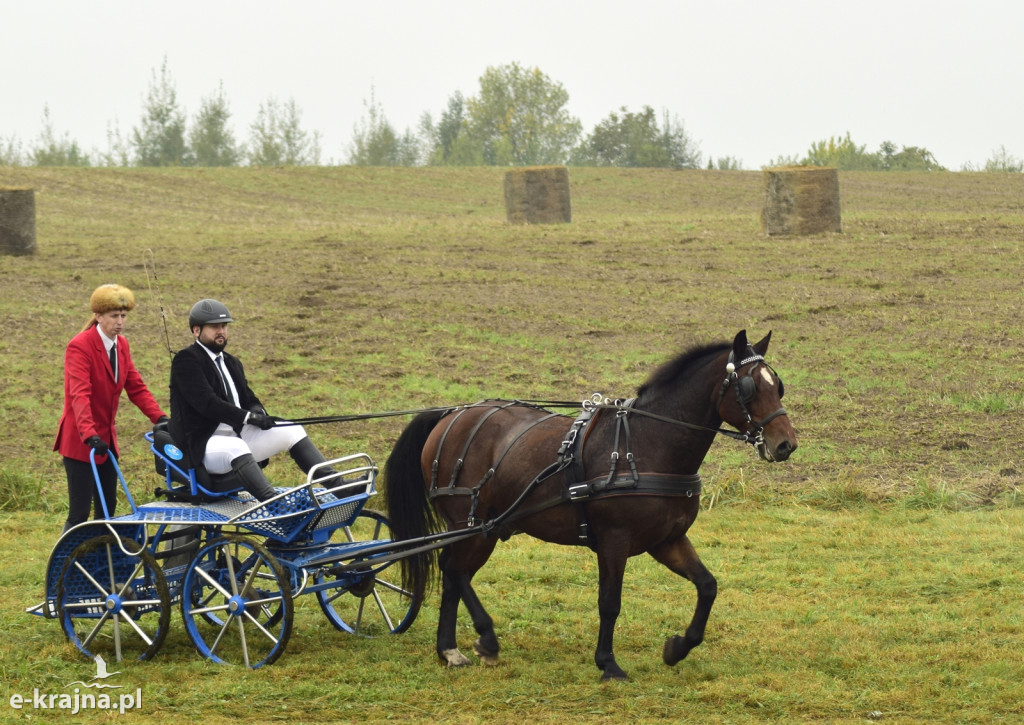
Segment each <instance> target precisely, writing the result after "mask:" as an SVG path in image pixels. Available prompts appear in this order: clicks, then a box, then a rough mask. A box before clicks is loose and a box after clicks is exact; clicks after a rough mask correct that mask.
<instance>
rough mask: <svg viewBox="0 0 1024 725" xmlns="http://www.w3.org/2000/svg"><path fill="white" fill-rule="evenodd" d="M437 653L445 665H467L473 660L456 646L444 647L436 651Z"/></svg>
mask: <svg viewBox="0 0 1024 725" xmlns="http://www.w3.org/2000/svg"><path fill="white" fill-rule="evenodd" d="M438 655H439V656H440V657H441V661H442V662H444V663H445V666H446V667H468V666H469V665H471V664H473V660H471V659H469V657H466V655H464V654H462V653H461V652H459V650H458V648H456V649H446V650H444V651H443V652H438Z"/></svg>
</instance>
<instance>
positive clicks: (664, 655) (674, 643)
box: [661, 634, 693, 667]
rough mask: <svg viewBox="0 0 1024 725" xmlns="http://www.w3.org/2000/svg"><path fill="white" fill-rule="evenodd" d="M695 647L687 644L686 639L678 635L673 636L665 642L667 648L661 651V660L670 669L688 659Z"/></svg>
mask: <svg viewBox="0 0 1024 725" xmlns="http://www.w3.org/2000/svg"><path fill="white" fill-rule="evenodd" d="M691 649H693V646H692V645H690V644H689V643H687V641H686V638H685V637H680V636H679V635H678V634H675V635H672V636H671V637H669V638H668V639H666V640H665V648H664V649H663V650H662V651H661V659H662V660H663V661H664V662H665V664H666V665H668V666H669V667H671V666H673V665H674V664H676V663H677V662H679V661H680V660H682V659H685V658H686V655H688V654H690V650H691Z"/></svg>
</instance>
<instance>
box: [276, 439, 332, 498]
mask: <svg viewBox="0 0 1024 725" xmlns="http://www.w3.org/2000/svg"><path fill="white" fill-rule="evenodd" d="M288 453H290V454H291V457H292V459H293V460H294V461H295V463H296V464H297V465H298V467H299V468H301V469H302V472H303V473H309V470H310V469H311V468H312V467H313V466H315V465H316V464H318V463H326V462H327V459H326V458H324V456H323V454H322V453H321V452H320V451H319V450H318V449H317V447H316V446H315V445H313V441H311V440H310V439H309V436H306V437H305V438H303V439H302V440H301V441H299V442H298V443H296V444H295V445H293V446H292V447H291V448H289V449H288ZM314 475H315V476H316V480H318V481H319V480H321V479H324V478H327V477H328V476H330V477H331V478H330V480H326V481H324V482H323V484H322V485H323V486H324V487H325V488H333V487H335V486H338V485H340V484H341V479H340V478H338V477H337V473H335V471H334V470H333V469H332V468H331V467H330V466H323V467H322V468H318V469H316V473H315V474H314Z"/></svg>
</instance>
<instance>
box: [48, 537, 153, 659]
mask: <svg viewBox="0 0 1024 725" xmlns="http://www.w3.org/2000/svg"><path fill="white" fill-rule="evenodd" d="M57 616H58V617H59V619H60V622H61V627H63V629H64V634H65V635H67V638H68V639H69V640H70V641H71V642H72V643H74V645H75V646H76V647H78V649H79V650H80V651H81V652H82V654H84V655H85V656H86V657H91V658H93V659H95V658H96V657H97V656H100V657H103V658H104V661H106V659H107V658H110V659H112V660H115V661H117V662H120V661H121V660H122V659H124V658H126V657H127V658H131V659H139V660H146V659H149V658H150V657H152V656H153V655H154V654H156V652H157V650H159V649H160V645H162V644H163V641H164V637H166V636H167V630H168V627H169V625H170V621H171V596H170V592H169V591H168V589H167V581H166V579H165V578H164V573H163V571H162V570H161V569H160V566H159V564H157V562H156V559H154V558H153V555H152V554H150V553H149V551H147V550H146V549H145V548H143V547H142V546H141V545H140V544H139V543H138V542H135V541H132V540H131V539H124V538H120V537H115V536H113V535H104V536H97V537H95V538H93V539H88V540H87V541H85V542H83V543H82V544H81V545H79V546H78V547H77V548H75V550H74V551H73V552H71V556H69V557H68V559H67V561H66V562H64V567H63V569H62V571H61V575H60V581H59V582H58V583H57Z"/></svg>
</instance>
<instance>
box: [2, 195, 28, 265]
mask: <svg viewBox="0 0 1024 725" xmlns="http://www.w3.org/2000/svg"><path fill="white" fill-rule="evenodd" d="M35 251H36V197H35V192H34V191H33V190H32V189H9V188H8V189H5V188H0V254H32V253H33V252H35Z"/></svg>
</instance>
